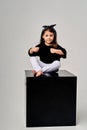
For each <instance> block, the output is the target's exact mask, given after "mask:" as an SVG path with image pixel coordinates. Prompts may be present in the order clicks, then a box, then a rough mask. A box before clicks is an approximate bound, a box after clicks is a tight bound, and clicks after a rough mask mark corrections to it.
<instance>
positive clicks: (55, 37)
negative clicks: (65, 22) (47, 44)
mask: <svg viewBox="0 0 87 130" xmlns="http://www.w3.org/2000/svg"><path fill="white" fill-rule="evenodd" d="M45 31H49V32H52V33H53V34H54V39H53V42H52V46H53V47H54V48H56V47H57V44H58V43H57V32H56V30H55V29H54V28H53V27H49V26H48V27H47V28H44V29H43V30H42V32H41V37H40V44H43V43H44V39H43V35H44V33H45Z"/></svg>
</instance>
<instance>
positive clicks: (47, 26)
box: [42, 24, 56, 28]
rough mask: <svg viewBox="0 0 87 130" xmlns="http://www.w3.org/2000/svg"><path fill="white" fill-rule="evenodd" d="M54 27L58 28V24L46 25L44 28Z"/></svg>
mask: <svg viewBox="0 0 87 130" xmlns="http://www.w3.org/2000/svg"><path fill="white" fill-rule="evenodd" d="M54 26H56V24H52V25H44V26H42V27H43V28H53V27H54Z"/></svg>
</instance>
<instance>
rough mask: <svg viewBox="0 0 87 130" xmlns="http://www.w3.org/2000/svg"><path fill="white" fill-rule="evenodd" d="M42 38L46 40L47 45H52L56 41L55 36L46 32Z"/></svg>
mask: <svg viewBox="0 0 87 130" xmlns="http://www.w3.org/2000/svg"><path fill="white" fill-rule="evenodd" d="M42 38H43V39H44V41H45V43H46V44H51V43H52V42H53V40H54V34H53V33H52V32H50V31H48V30H47V31H45V32H44V34H43V36H42Z"/></svg>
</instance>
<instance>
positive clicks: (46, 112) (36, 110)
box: [25, 70, 77, 127]
mask: <svg viewBox="0 0 87 130" xmlns="http://www.w3.org/2000/svg"><path fill="white" fill-rule="evenodd" d="M25 74H26V127H47V126H49V127H50V126H74V125H76V90H77V77H76V76H75V75H74V74H72V73H70V72H69V71H66V70H59V71H58V73H55V74H50V75H49V76H47V75H42V76H39V77H34V76H33V74H32V72H31V70H25Z"/></svg>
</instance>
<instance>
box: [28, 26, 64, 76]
mask: <svg viewBox="0 0 87 130" xmlns="http://www.w3.org/2000/svg"><path fill="white" fill-rule="evenodd" d="M55 25H56V24H54V25H50V26H46V25H45V26H43V28H44V29H43V30H42V33H41V39H40V44H38V45H36V46H35V47H32V48H30V49H29V50H28V54H29V56H30V62H31V64H32V67H33V70H32V72H33V74H34V76H36V77H38V76H40V75H42V74H45V73H51V72H57V71H58V70H59V68H60V66H61V63H60V58H66V50H65V48H63V47H61V46H60V45H59V44H58V43H57V32H56V30H55V29H54V26H55ZM37 56H39V58H37Z"/></svg>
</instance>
